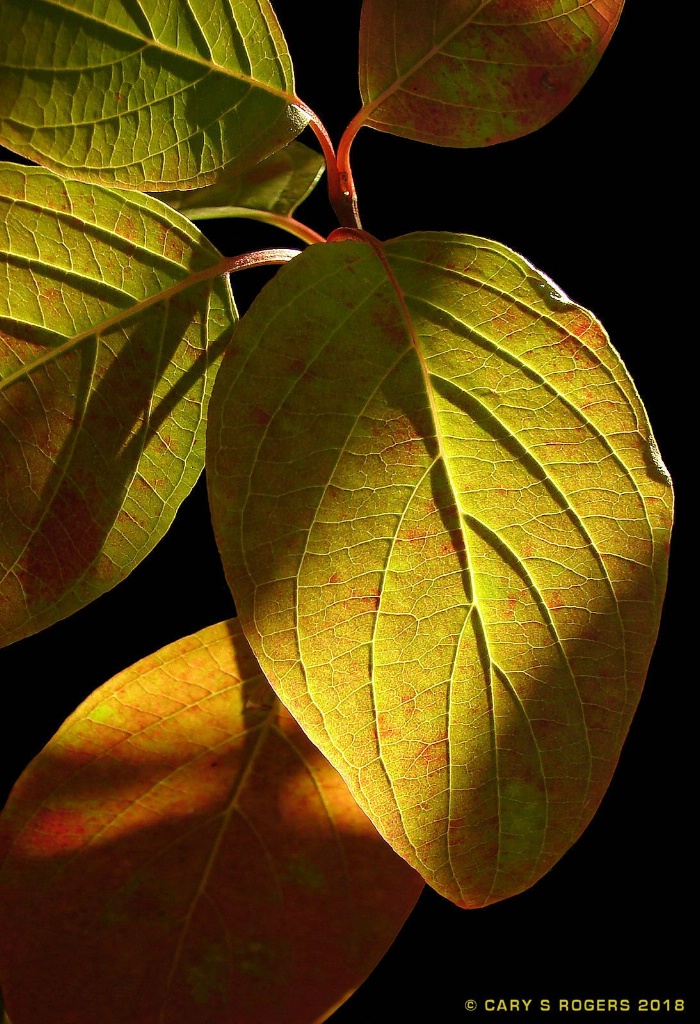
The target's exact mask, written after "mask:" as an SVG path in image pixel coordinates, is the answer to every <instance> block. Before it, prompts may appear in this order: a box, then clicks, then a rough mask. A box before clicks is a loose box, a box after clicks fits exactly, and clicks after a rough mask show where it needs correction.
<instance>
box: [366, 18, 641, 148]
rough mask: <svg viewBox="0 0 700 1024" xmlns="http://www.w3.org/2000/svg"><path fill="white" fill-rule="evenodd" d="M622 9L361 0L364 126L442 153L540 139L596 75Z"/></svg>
mask: <svg viewBox="0 0 700 1024" xmlns="http://www.w3.org/2000/svg"><path fill="white" fill-rule="evenodd" d="M623 3H624V0H431V2H429V3H420V4H405V3H403V2H402V0H364V4H363V8H362V24H361V31H360V91H361V94H362V102H363V104H364V107H363V111H362V112H361V114H360V115H359V120H360V121H361V123H363V124H367V125H369V126H371V127H372V128H378V129H379V130H380V131H385V132H391V133H392V134H394V135H402V136H404V137H406V138H409V139H418V140H419V141H421V142H430V143H433V144H434V145H438V146H490V145H493V144H494V143H497V142H505V141H506V140H508V139H515V138H518V137H520V136H521V135H527V134H528V133H529V132H532V131H535V129H537V128H540V127H541V126H542V125H543V124H546V123H547V122H548V121H551V119H552V118H553V117H555V116H556V114H558V113H559V112H560V111H561V110H563V109H564V107H565V106H566V105H567V104H568V103H569V102H570V100H572V99H573V97H574V96H575V95H576V93H577V92H579V90H580V89H581V88H582V86H583V85H584V84H585V82H586V81H587V79H588V78H589V77H590V75H591V74H592V72H593V71H594V69H595V67H596V64H597V63H598V61H599V59H600V57H601V55H602V53H603V51H604V49H605V47H606V46H607V44H608V42H609V40H610V37H611V35H612V33H613V31H614V29H615V26H616V25H617V22H618V19H619V17H620V12H621V10H622V6H623Z"/></svg>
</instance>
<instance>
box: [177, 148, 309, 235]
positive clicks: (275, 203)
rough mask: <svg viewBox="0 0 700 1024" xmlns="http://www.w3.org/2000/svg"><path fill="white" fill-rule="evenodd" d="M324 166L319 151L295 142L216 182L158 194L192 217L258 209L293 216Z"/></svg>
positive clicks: (248, 212)
mask: <svg viewBox="0 0 700 1024" xmlns="http://www.w3.org/2000/svg"><path fill="white" fill-rule="evenodd" d="M323 168H324V160H323V157H322V156H321V155H320V153H316V152H315V151H314V150H313V149H309V147H308V146H305V145H304V144H303V143H301V142H292V143H290V144H289V145H288V146H285V148H284V149H281V150H280V151H279V152H278V153H273V154H272V156H270V157H268V158H267V160H263V161H262V163H259V164H256V166H255V167H251V168H250V169H249V170H247V171H244V172H243V173H242V174H238V175H236V176H235V177H232V178H226V179H225V180H223V181H220V182H218V183H217V184H216V185H208V186H207V187H206V188H200V189H190V190H188V191H184V192H183V191H177V192H161V193H159V195H158V198H159V199H160V200H161V201H162V202H164V203H168V205H169V206H172V207H173V209H175V210H180V211H181V212H182V213H185V214H186V215H187V216H188V217H190V218H191V219H192V220H210V219H212V218H214V217H251V216H254V215H255V214H256V213H258V214H263V215H264V214H268V213H271V214H274V215H275V216H276V217H290V216H291V215H292V214H293V213H294V211H295V210H296V208H297V206H299V204H300V203H301V202H303V200H304V199H306V197H307V196H308V195H309V193H310V192H312V191H313V189H314V187H315V185H316V184H317V182H318V180H319V179H320V177H321V175H322V174H323ZM261 219H264V216H263V217H262V218H261Z"/></svg>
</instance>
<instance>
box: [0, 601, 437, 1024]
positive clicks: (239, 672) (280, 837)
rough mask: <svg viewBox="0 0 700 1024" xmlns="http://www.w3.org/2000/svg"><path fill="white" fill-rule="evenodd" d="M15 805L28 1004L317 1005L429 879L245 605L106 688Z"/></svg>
mask: <svg viewBox="0 0 700 1024" xmlns="http://www.w3.org/2000/svg"><path fill="white" fill-rule="evenodd" d="M0 824H1V825H2V832H1V833H0V863H1V864H2V869H1V872H0V893H1V899H2V906H3V929H2V934H1V936H0V956H1V962H2V979H3V986H4V991H5V996H6V999H7V1002H8V1005H9V1007H10V1010H11V1012H12V1014H13V1021H14V1024H30V1022H31V1024H36V1022H38V1021H41V1022H42V1024H66V1022H68V1021H70V1024H96V1021H99V1022H100V1024H123V1022H125V1021H127V1020H128V1021H129V1024H155V1022H159V1024H194V1022H196V1024H231V1022H233V1021H235V1022H236V1024H248V1022H249V1024H260V1022H262V1021H264V1022H265V1024H277V1022H279V1024H312V1022H314V1021H320V1020H324V1019H325V1018H326V1015H328V1014H330V1012H331V1011H332V1010H333V1009H334V1008H335V1007H336V1006H337V1005H338V1004H339V1003H340V1002H341V1001H343V1000H344V999H345V998H347V996H348V995H349V994H350V992H351V991H352V990H353V989H354V988H356V987H357V986H358V985H359V984H360V982H361V981H362V980H363V979H364V978H365V977H366V975H367V974H369V972H370V970H371V969H372V968H373V967H374V965H375V963H376V962H377V961H378V960H379V958H380V957H381V956H382V954H383V953H384V951H385V950H386V948H387V947H388V946H389V944H390V943H391V942H392V940H393V938H394V936H395V934H396V933H397V931H398V929H399V928H400V926H401V925H402V923H403V921H404V919H405V918H406V916H407V915H408V913H409V912H410V910H411V908H412V907H413V905H414V903H415V901H416V899H417V897H418V894H419V892H420V890H421V888H422V882H421V880H420V878H419V877H418V876H417V875H416V874H415V873H414V872H413V871H412V870H411V869H410V868H409V867H408V865H406V864H405V863H404V862H403V861H402V860H401V859H400V858H398V857H397V856H396V855H395V854H394V853H393V851H392V850H391V849H390V848H389V847H388V846H387V845H386V843H384V841H383V840H382V839H380V837H379V836H378V835H377V833H376V831H375V829H374V828H373V827H372V825H371V824H370V822H369V821H368V820H367V818H366V817H365V815H364V814H363V812H362V811H361V810H360V809H359V808H358V806H357V805H356V803H355V801H354V800H353V799H352V797H351V796H350V794H349V793H348V791H347V788H346V787H345V786H344V784H343V782H342V780H341V779H340V777H339V776H338V774H337V773H336V772H335V771H334V769H333V768H331V766H330V765H329V764H328V762H327V761H326V760H325V758H324V757H323V756H322V755H321V754H320V753H319V751H318V750H316V748H315V747H314V746H313V745H312V744H311V743H310V742H309V740H308V739H307V738H306V736H305V735H304V734H303V733H302V732H301V730H300V729H299V727H298V726H297V725H296V723H295V722H294V720H293V719H292V718H291V716H290V715H289V714H288V712H286V711H285V709H284V708H283V707H282V706H281V705H280V703H279V701H277V700H276V699H275V697H274V694H273V693H272V691H271V690H270V688H269V686H268V684H267V682H266V681H265V678H264V676H263V675H262V673H261V672H260V669H259V666H258V664H257V662H256V661H255V659H254V657H253V655H252V653H251V651H250V648H249V647H248V644H247V643H246V641H245V639H244V637H243V635H242V633H241V631H240V628H239V626H238V625H237V623H236V621H235V620H231V621H230V622H228V623H220V624H219V625H217V626H212V627H210V628H208V629H204V630H202V631H201V632H199V633H196V634H194V635H193V636H190V637H186V638H185V639H183V640H179V641H178V642H177V643H174V644H171V645H170V646H169V647H165V648H163V650H161V651H159V652H158V653H157V654H155V655H153V656H152V657H150V658H146V659H145V660H143V661H141V662H138V664H136V665H134V666H132V667H131V668H129V669H127V670H126V671H125V672H121V673H120V674H119V675H117V676H115V677H114V679H112V680H111V681H110V682H109V683H107V684H106V685H105V686H102V687H100V689H98V690H96V691H95V693H93V694H92V695H91V696H90V697H89V698H88V700H87V701H86V702H85V703H84V704H83V705H82V706H81V707H80V708H79V709H78V710H77V711H76V712H75V713H74V714H73V715H71V717H70V718H69V719H68V720H67V721H66V722H65V723H64V725H63V726H62V727H61V729H60V730H59V732H58V733H57V734H56V736H55V737H54V738H53V739H52V740H51V742H50V743H49V744H48V745H47V747H46V748H45V749H44V750H43V751H42V753H41V754H40V755H39V756H38V757H37V758H35V760H34V761H33V762H32V763H31V765H30V766H29V768H28V769H27V770H26V771H25V773H24V774H23V776H22V778H21V779H20V781H19V782H18V783H17V785H16V786H15V789H14V790H13V793H12V795H11V797H10V800H9V802H8V805H7V807H6V809H5V811H4V812H3V815H2V818H1V819H0ZM3 852H4V857H3ZM57 977H60V978H61V979H62V980H61V983H60V984H58V985H57V984H56V978H57Z"/></svg>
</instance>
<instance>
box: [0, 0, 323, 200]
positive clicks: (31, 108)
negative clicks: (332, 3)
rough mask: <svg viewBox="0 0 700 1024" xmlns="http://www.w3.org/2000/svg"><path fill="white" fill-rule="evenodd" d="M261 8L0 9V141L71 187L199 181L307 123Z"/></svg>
mask: <svg viewBox="0 0 700 1024" xmlns="http://www.w3.org/2000/svg"><path fill="white" fill-rule="evenodd" d="M306 122H307V119H306V117H305V116H304V115H303V114H302V113H301V111H300V109H299V107H298V106H296V105H295V96H294V78H293V74H292V65H291V62H290V59H289V54H288V52H287V46H286V43H285V41H284V37H283V35H282V31H281V29H280V27H279V25H278V23H277V19H276V17H275V14H274V12H273V10H272V8H271V6H270V4H269V0H249V2H246V3H234V2H233V0H32V2H31V3H26V0H3V2H2V4H1V5H0V132H1V133H2V135H1V137H2V141H3V143H4V144H5V145H7V146H9V148H10V149H13V150H15V151H16V152H18V153H22V154H23V155H24V156H27V157H30V158H31V159H32V160H36V161H38V162H39V163H42V164H45V165H46V166H48V167H51V168H53V169H54V170H56V171H59V172H60V173H63V174H65V175H67V176H69V177H72V178H81V179H86V180H90V181H101V182H105V183H107V184H114V185H122V186H124V187H128V188H138V189H143V190H145V191H149V190H150V191H153V190H156V189H168V188H179V187H183V186H184V185H185V184H187V185H188V187H191V186H193V185H206V184H208V183H210V182H212V181H214V180H215V179H216V177H217V175H218V173H219V172H220V171H221V169H222V168H224V167H229V166H230V167H235V168H236V169H237V170H242V169H243V168H245V167H248V166H251V165H253V164H255V163H257V162H258V161H259V160H261V159H262V158H263V157H265V156H267V155H268V154H270V153H272V152H274V150H276V149H279V148H280V147H282V146H285V145H286V144H287V143H288V142H289V141H290V140H291V139H292V138H293V137H294V136H295V135H297V134H298V133H299V132H300V131H301V130H302V129H303V128H304V126H305V124H306Z"/></svg>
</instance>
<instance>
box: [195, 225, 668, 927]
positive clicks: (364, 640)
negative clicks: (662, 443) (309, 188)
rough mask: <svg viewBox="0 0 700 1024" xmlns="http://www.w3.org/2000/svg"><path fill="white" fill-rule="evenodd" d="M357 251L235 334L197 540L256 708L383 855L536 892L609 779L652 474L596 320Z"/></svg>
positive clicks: (631, 674) (450, 881)
mask: <svg viewBox="0 0 700 1024" xmlns="http://www.w3.org/2000/svg"><path fill="white" fill-rule="evenodd" d="M345 234H347V232H346V233H345ZM341 237H342V235H341ZM364 237H365V239H369V241H351V240H350V241H332V242H331V243H329V244H327V245H316V246H311V247H310V248H309V249H308V250H307V251H306V252H304V253H303V254H302V256H301V257H299V258H298V259H297V260H295V261H294V262H293V263H291V264H290V265H289V266H288V267H286V268H285V269H284V270H282V271H281V272H280V274H279V275H277V277H276V278H275V280H274V281H272V282H271V283H270V284H269V285H267V287H266V288H265V289H264V291H263V292H262V293H261V294H260V296H259V297H258V299H257V300H256V302H255V303H254V304H253V306H252V307H251V309H250V311H249V313H248V314H247V315H246V317H245V318H244V320H242V321H241V324H240V327H239V329H238V331H237V332H236V338H235V353H234V352H233V351H231V352H227V353H226V355H225V357H224V360H223V362H222V367H221V370H220V372H219V376H218V378H217V382H216V384H215V387H214V392H213V395H212V406H211V409H210V426H209V430H208V438H207V469H208V472H207V476H208V481H209V487H210V500H211V506H212V516H213V522H214V526H215V532H216V535H217V542H218V544H219V548H220V551H221V554H222V558H223V561H224V565H225V569H226V574H227V578H228V581H229V584H230V587H231V590H232V593H233V597H234V600H235V602H236V608H237V611H238V614H239V615H240V619H241V624H242V626H243V629H244V631H245V633H246V635H247V637H248V639H249V641H250V643H251V645H252V647H253V650H254V651H255V654H256V656H257V657H258V659H259V660H260V663H261V665H262V668H263V670H264V671H265V673H266V675H267V677H268V678H269V679H270V682H271V684H272V686H273V687H274V689H275V690H276V692H277V693H278V695H279V696H280V698H281V699H282V700H283V702H284V703H285V704H286V705H287V706H288V707H289V709H290V711H291V712H292V714H293V715H294V716H295V718H297V720H298V721H299V723H300V724H301V726H302V728H303V729H304V730H305V731H306V732H307V733H308V735H309V736H310V737H311V739H312V740H313V742H314V743H316V744H317V745H318V746H319V747H320V749H321V750H322V751H323V752H324V753H325V754H326V756H327V757H328V758H329V760H330V761H331V762H332V763H333V764H334V765H335V766H336V768H338V770H339V771H340V773H341V774H342V775H343V777H344V779H345V781H346V782H347V784H348V786H349V788H350V790H351V792H352V793H353V794H354V795H355V797H356V798H357V800H358V801H359V802H360V804H361V806H363V807H364V808H365V810H366V811H367V813H368V814H369V816H370V817H371V819H372V820H373V821H374V822H375V824H376V825H377V828H378V829H379V831H380V832H381V833H382V835H384V836H385V838H386V839H387V840H388V841H389V842H390V843H391V844H392V846H394V848H395V849H396V850H397V851H398V852H399V853H400V854H401V855H402V856H403V857H405V858H406V860H407V861H408V862H409V863H410V864H412V865H413V866H414V867H415V868H416V869H417V870H418V871H419V872H420V873H421V874H422V875H423V876H424V878H425V879H426V880H427V881H428V882H429V883H430V885H432V886H434V888H436V889H437V890H438V891H439V892H440V893H442V894H443V895H445V896H447V897H448V898H449V899H451V900H453V901H454V902H456V903H458V904H459V905H461V906H467V907H473V906H482V905H484V904H488V903H491V902H494V901H496V900H500V899H504V898H506V897H507V896H510V895H512V894H514V893H517V892H519V891H521V890H523V889H525V888H527V887H528V886H529V885H531V884H532V883H533V882H534V881H536V880H537V879H538V878H539V877H541V876H542V875H543V874H544V873H545V872H546V871H547V870H548V869H549V868H550V867H551V866H552V865H553V864H554V863H555V861H556V860H557V859H558V858H559V857H560V856H561V855H562V854H563V853H564V852H565V850H566V849H567V848H568V847H569V846H571V844H572V843H573V842H574V841H575V840H576V839H577V838H578V836H579V835H580V834H581V832H582V831H583V829H584V828H585V826H586V824H587V823H588V821H589V820H590V818H591V817H592V815H593V813H594V811H595V808H596V807H597V805H598V803H599V802H600V800H601V798H602V796H603V793H604V791H605V788H606V787H607V785H608V781H609V779H610V776H611V774H612V772H613V769H614V766H615V764H616V761H617V759H618V756H619V752H620V747H621V745H622V743H623V740H624V737H625V734H626V732H627V728H628V725H629V722H630V718H631V715H632V713H633V710H634V708H635V705H636V703H637V700H638V697H639V692H640V689H641V687H642V684H643V679H644V675H645V672H646V668H647V663H648V660H649V656H650V654H651V650H652V647H653V643H654V639H655V635H656V631H657V626H658V618H659V612H660V606H661V600H662V596H663V591H664V586H665V574H666V557H667V543H668V533H669V528H670V515H671V508H670V506H671V490H670V481H669V479H668V475H667V473H666V470H665V469H664V467H663V463H662V462H661V461H660V457H659V455H658V450H657V448H656V445H655V442H654V439H653V436H652V433H651V430H650V427H649V425H648V422H647V419H646V415H645V412H644V409H643V407H642V404H641V402H640V400H639V398H638V396H637V393H636V391H635V389H634V385H633V384H632V382H631V381H630V379H629V377H628V376H627V374H626V371H625V369H624V367H623V366H622V364H621V362H620V359H619V357H618V355H617V353H616V352H615V351H614V349H613V348H612V347H611V346H610V344H609V342H608V340H607V337H606V335H605V333H604V331H603V329H602V328H601V326H600V324H598V323H597V321H596V320H595V319H594V318H593V316H592V315H591V314H590V313H588V312H587V311H586V310H584V309H581V308H580V307H579V306H577V305H575V304H574V303H572V302H571V301H570V300H569V299H567V298H566V297H565V296H563V295H561V294H560V293H559V292H558V291H557V289H556V287H555V286H554V285H553V284H552V282H551V281H550V280H549V279H548V278H546V277H545V276H544V275H542V274H540V273H539V272H538V271H536V270H535V269H534V268H533V267H532V266H530V264H528V263H527V262H526V261H525V260H524V259H522V257H520V256H518V255H516V254H515V253H513V252H511V251H510V250H508V249H506V248H505V247H504V246H501V245H498V244H497V243H495V242H490V241H487V240H485V239H480V238H474V237H470V236H466V235H451V234H441V233H424V234H414V235H408V236H406V237H403V238H398V239H395V240H394V241H391V242H387V243H386V244H384V245H380V244H379V243H378V242H376V241H374V240H371V236H364Z"/></svg>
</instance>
